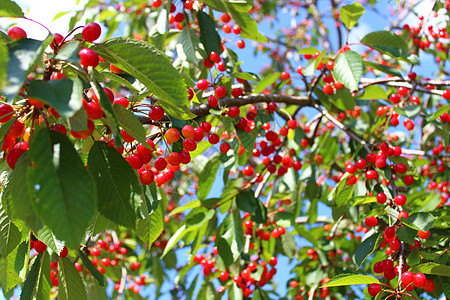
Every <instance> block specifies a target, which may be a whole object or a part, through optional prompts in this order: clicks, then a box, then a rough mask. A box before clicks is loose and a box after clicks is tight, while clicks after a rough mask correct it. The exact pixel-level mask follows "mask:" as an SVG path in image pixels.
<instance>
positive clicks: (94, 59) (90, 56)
mask: <svg viewBox="0 0 450 300" xmlns="http://www.w3.org/2000/svg"><path fill="white" fill-rule="evenodd" d="M78 55H79V56H80V59H81V62H80V64H81V65H82V66H83V67H85V68H87V67H93V68H95V67H96V66H97V65H98V63H99V58H98V54H97V52H95V51H94V50H92V49H89V48H84V49H81V50H80V52H78Z"/></svg>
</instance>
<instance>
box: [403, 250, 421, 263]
mask: <svg viewBox="0 0 450 300" xmlns="http://www.w3.org/2000/svg"><path fill="white" fill-rule="evenodd" d="M406 263H407V264H408V265H409V266H415V265H417V264H418V263H420V250H419V248H418V247H415V248H414V249H413V250H412V251H411V253H410V254H409V255H408V257H407V258H406Z"/></svg>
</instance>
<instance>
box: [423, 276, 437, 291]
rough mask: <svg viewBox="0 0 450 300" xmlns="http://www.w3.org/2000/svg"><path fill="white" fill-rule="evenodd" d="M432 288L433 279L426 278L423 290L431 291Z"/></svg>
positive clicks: (433, 286)
mask: <svg viewBox="0 0 450 300" xmlns="http://www.w3.org/2000/svg"><path fill="white" fill-rule="evenodd" d="M434 288H435V285H434V281H433V280H431V279H427V280H426V281H425V284H424V286H423V289H424V290H425V292H428V293H431V292H433V291H434Z"/></svg>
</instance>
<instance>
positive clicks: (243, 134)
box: [236, 128, 255, 156]
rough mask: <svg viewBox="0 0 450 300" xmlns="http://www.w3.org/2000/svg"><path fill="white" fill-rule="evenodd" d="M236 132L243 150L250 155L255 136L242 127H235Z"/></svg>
mask: <svg viewBox="0 0 450 300" xmlns="http://www.w3.org/2000/svg"><path fill="white" fill-rule="evenodd" d="M236 134H237V136H238V138H239V141H240V142H241V144H242V146H243V147H244V149H245V152H246V153H247V154H248V155H249V156H250V155H252V153H253V148H254V147H255V138H254V137H253V136H252V135H250V134H249V133H248V132H247V131H245V130H243V129H239V128H236Z"/></svg>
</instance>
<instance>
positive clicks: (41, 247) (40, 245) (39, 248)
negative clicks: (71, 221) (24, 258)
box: [34, 240, 47, 253]
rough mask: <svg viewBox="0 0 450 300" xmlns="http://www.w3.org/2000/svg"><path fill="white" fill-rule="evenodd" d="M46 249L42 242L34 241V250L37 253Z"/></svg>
mask: <svg viewBox="0 0 450 300" xmlns="http://www.w3.org/2000/svg"><path fill="white" fill-rule="evenodd" d="M46 249H47V245H46V244H44V243H43V242H41V241H39V240H37V241H34V250H36V252H38V253H42V252H44V251H45V250H46Z"/></svg>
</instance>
